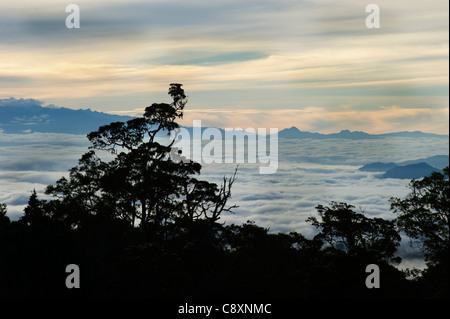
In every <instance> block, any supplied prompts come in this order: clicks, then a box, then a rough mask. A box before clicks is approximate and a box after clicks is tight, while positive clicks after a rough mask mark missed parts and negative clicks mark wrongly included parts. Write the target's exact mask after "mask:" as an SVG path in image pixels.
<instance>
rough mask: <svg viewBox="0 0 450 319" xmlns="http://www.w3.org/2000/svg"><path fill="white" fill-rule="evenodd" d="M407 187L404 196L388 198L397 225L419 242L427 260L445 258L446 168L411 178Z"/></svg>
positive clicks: (447, 202) (447, 182) (433, 260)
mask: <svg viewBox="0 0 450 319" xmlns="http://www.w3.org/2000/svg"><path fill="white" fill-rule="evenodd" d="M409 189H410V190H411V192H410V193H409V194H408V195H407V196H406V198H404V199H400V198H394V197H392V198H391V199H390V202H391V209H392V210H393V211H394V213H396V214H398V217H397V225H398V226H399V228H400V229H401V230H403V231H404V232H405V233H406V234H407V235H408V236H410V237H411V238H413V239H415V240H416V241H417V242H418V243H419V244H420V245H421V247H422V249H423V251H424V253H425V257H426V259H427V261H428V262H429V263H430V264H433V263H437V262H440V260H442V259H443V258H447V259H448V254H449V224H448V222H449V219H448V217H449V209H450V202H449V168H448V167H446V168H445V169H444V173H439V172H433V173H431V175H430V176H426V177H424V178H423V179H419V180H415V179H413V180H411V182H410V183H409Z"/></svg>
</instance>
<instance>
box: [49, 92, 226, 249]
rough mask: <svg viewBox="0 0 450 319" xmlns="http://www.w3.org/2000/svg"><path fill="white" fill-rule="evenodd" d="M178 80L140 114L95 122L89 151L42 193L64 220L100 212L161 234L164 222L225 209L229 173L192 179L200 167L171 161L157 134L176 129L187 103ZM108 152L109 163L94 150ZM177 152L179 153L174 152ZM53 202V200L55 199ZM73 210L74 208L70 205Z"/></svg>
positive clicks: (212, 216)
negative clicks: (164, 98) (218, 178)
mask: <svg viewBox="0 0 450 319" xmlns="http://www.w3.org/2000/svg"><path fill="white" fill-rule="evenodd" d="M181 86H182V85H181V84H178V83H172V84H170V88H169V95H170V96H171V97H172V99H173V102H172V103H170V104H166V103H154V104H152V105H150V106H148V107H147V108H146V109H145V113H144V115H143V117H140V118H134V119H131V120H129V121H126V122H114V123H111V124H108V125H104V126H101V127H100V128H99V129H98V130H97V131H95V132H91V133H90V134H88V136H87V137H88V139H89V140H90V141H91V143H92V146H91V147H90V148H91V151H89V152H88V153H86V154H85V155H83V157H82V158H81V159H80V161H79V164H78V166H76V167H74V168H72V169H71V170H70V176H69V179H66V178H64V177H63V178H61V179H60V180H58V181H57V183H56V185H55V186H52V185H51V186H49V187H48V188H47V194H52V195H53V196H54V197H55V198H56V199H59V200H60V201H61V202H62V203H65V204H64V205H65V207H66V211H70V212H71V213H70V214H71V216H65V217H64V219H66V220H70V223H71V224H72V227H73V224H76V223H78V222H80V221H81V219H82V218H84V217H85V216H87V215H92V214H95V215H97V214H104V215H109V216H110V218H119V219H122V220H126V221H127V222H129V223H130V225H132V226H134V225H135V222H136V220H137V219H140V227H141V230H142V235H143V239H144V240H145V237H146V233H148V232H150V233H151V234H152V235H153V236H159V238H160V239H161V238H167V235H168V234H167V231H168V227H167V226H168V225H169V224H171V223H173V222H174V221H175V220H177V219H182V220H185V221H186V220H189V221H191V222H192V221H194V220H197V219H199V218H203V219H206V220H209V221H210V222H211V223H215V222H216V221H217V220H219V218H220V214H221V213H222V212H224V211H231V209H232V208H233V207H234V206H232V207H228V206H227V205H226V204H227V201H228V199H229V198H230V196H231V185H232V184H233V182H234V180H235V175H233V176H232V177H231V178H229V179H227V178H224V182H223V184H222V185H221V186H220V187H219V186H218V185H217V184H215V183H210V182H207V181H201V180H198V179H196V178H194V177H192V175H197V174H199V173H200V169H201V165H200V164H199V163H195V162H193V161H192V160H189V159H186V158H183V157H182V156H181V158H182V159H183V160H181V161H180V160H179V158H177V159H176V160H173V158H172V153H173V149H172V145H173V143H174V142H175V140H174V139H173V140H170V139H169V141H168V142H167V144H166V145H163V144H161V143H163V142H162V141H161V140H159V141H157V140H156V138H157V136H159V135H158V134H160V135H161V134H163V133H165V134H170V132H171V131H173V130H174V129H176V128H178V127H179V125H178V124H177V123H176V120H177V119H179V118H181V117H182V116H183V109H184V106H185V104H186V102H187V99H186V95H185V94H184V90H183V89H182V88H181ZM97 150H98V151H106V152H108V153H110V155H112V157H113V159H112V160H111V161H109V162H105V161H103V160H101V158H100V157H99V156H98V155H97V154H96V153H95V151H97ZM178 155H180V154H178ZM55 205H58V203H55ZM74 208H76V211H73V209H74Z"/></svg>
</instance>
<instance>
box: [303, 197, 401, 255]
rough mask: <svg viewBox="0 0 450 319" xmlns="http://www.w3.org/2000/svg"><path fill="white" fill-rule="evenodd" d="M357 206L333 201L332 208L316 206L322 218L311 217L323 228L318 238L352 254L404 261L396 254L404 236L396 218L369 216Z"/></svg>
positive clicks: (318, 226) (314, 222)
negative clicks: (394, 219) (401, 235)
mask: <svg viewBox="0 0 450 319" xmlns="http://www.w3.org/2000/svg"><path fill="white" fill-rule="evenodd" d="M353 208H354V206H352V205H349V204H346V203H336V202H332V203H331V207H328V206H322V205H318V206H317V207H316V209H317V211H318V214H319V216H320V218H321V221H319V220H318V219H317V218H316V217H313V216H311V217H309V218H308V219H307V221H308V222H310V223H311V224H312V225H313V226H315V227H317V228H318V229H320V233H319V234H317V235H316V236H315V237H314V238H315V239H320V240H323V241H325V242H326V243H328V244H329V245H331V246H332V247H333V248H337V249H343V250H346V251H348V252H349V253H351V254H354V253H359V254H361V253H369V254H370V255H373V256H374V257H376V258H378V259H380V260H385V261H391V262H396V263H398V262H400V258H399V257H394V253H395V252H396V250H397V246H398V245H399V242H400V239H401V237H400V235H399V234H398V232H397V231H396V229H395V223H394V221H388V220H384V219H382V218H369V217H366V216H365V215H364V214H361V213H356V212H355V211H353Z"/></svg>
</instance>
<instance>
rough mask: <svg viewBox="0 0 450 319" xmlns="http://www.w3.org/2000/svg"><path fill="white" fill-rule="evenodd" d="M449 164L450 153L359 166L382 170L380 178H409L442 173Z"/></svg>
mask: <svg viewBox="0 0 450 319" xmlns="http://www.w3.org/2000/svg"><path fill="white" fill-rule="evenodd" d="M446 166H449V155H435V156H431V157H427V158H419V159H416V160H410V161H405V162H400V163H397V164H396V163H392V162H389V163H381V162H375V163H369V164H366V165H364V166H362V167H360V168H359V170H360V171H365V172H380V174H377V175H375V176H376V177H378V178H407V179H413V178H415V179H418V178H422V177H425V176H428V175H430V174H431V173H432V172H440V173H442V172H443V171H442V169H443V168H445V167H446Z"/></svg>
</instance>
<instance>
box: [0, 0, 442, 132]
mask: <svg viewBox="0 0 450 319" xmlns="http://www.w3.org/2000/svg"><path fill="white" fill-rule="evenodd" d="M71 1H72V0H71ZM71 3H74V4H77V5H78V6H79V8H80V28H79V29H68V28H66V25H65V20H66V17H67V16H68V15H69V13H66V12H65V8H66V6H67V5H68V4H71ZM370 3H376V4H377V5H378V6H379V8H380V28H379V29H368V28H367V27H366V25H365V21H366V17H367V16H368V15H369V13H366V11H365V9H366V6H367V5H368V4H370ZM448 18H449V8H448V1H443V0H438V1H437V0H432V1H392V0H382V1H376V2H375V1H373V2H367V3H365V2H363V1H355V0H353V1H350V0H342V1H331V0H318V1H307V0H295V1H294V0H292V1H291V0H281V1H280V0H277V1H268V0H265V1H251V0H247V1H234V0H219V1H215V0H209V1H200V0H195V1H177V0H169V1H167V0H165V1H162V0H161V1H143V0H141V1H139V0H131V1H130V0H117V1H113V0H108V1H107V0H101V1H100V0H91V1H87V0H79V1H76V0H74V1H73V2H70V1H62V0H57V1H55V0H42V1H33V0H15V1H10V0H6V1H5V0H3V1H2V2H1V3H0V98H9V97H15V98H34V99H38V100H41V101H42V102H43V103H44V104H45V105H48V104H55V105H59V106H63V107H69V108H75V109H79V108H91V109H92V110H96V111H102V112H109V113H116V114H131V115H141V114H142V113H143V109H144V108H145V107H146V106H147V105H150V104H152V103H161V102H170V99H169V98H170V97H169V96H168V95H167V91H168V87H169V84H170V83H173V82H177V83H183V85H184V86H183V87H184V89H185V91H186V94H187V95H188V96H189V102H188V104H187V106H186V112H185V118H184V122H183V124H185V125H188V126H192V120H194V119H199V120H202V124H203V125H205V126H218V127H223V128H225V127H241V128H244V129H245V128H247V127H253V128H256V127H267V128H268V127H277V128H279V129H280V130H281V129H283V128H286V127H291V126H296V127H298V128H299V129H300V130H308V131H312V132H322V133H332V132H338V131H340V130H342V129H350V130H363V131H366V132H369V133H385V132H393V131H416V130H421V131H425V132H433V133H440V134H448V130H449V95H448V93H449V90H448V85H449V74H448V68H449V31H448V28H449V25H448ZM190 124H191V125H190Z"/></svg>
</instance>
